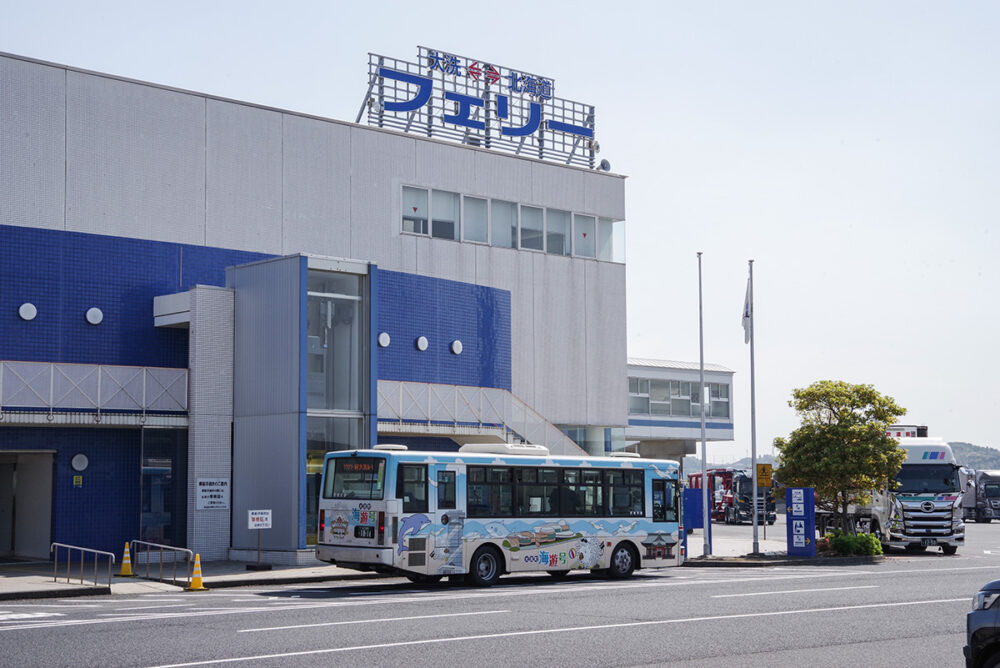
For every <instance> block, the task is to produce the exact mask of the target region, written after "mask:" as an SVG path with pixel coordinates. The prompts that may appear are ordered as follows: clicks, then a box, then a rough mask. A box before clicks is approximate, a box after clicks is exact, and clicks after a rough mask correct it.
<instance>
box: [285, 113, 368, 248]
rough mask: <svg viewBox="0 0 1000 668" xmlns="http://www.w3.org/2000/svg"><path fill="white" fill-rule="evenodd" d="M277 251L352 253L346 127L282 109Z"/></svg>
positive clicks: (348, 150) (349, 145) (348, 155)
mask: <svg viewBox="0 0 1000 668" xmlns="http://www.w3.org/2000/svg"><path fill="white" fill-rule="evenodd" d="M283 136H284V139H283V142H282V144H283V145H282V151H283V160H282V165H283V170H282V184H283V185H282V212H283V216H284V222H283V226H282V228H283V230H284V234H283V237H282V251H281V252H282V253H283V254H289V253H314V254H319V255H332V256H334V257H350V256H351V131H350V129H348V128H347V127H346V126H343V125H337V124H335V123H323V122H321V121H316V120H314V119H311V118H302V117H299V116H293V115H291V114H286V115H285V116H284V129H283Z"/></svg>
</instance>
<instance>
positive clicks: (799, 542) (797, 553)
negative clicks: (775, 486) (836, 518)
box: [785, 487, 816, 557]
mask: <svg viewBox="0 0 1000 668" xmlns="http://www.w3.org/2000/svg"><path fill="white" fill-rule="evenodd" d="M785 520H786V522H787V526H788V556H790V557H815V556H816V490H814V489H813V488H812V487H788V488H787V489H785Z"/></svg>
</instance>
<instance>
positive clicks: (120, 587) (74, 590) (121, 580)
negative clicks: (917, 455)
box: [0, 525, 882, 600]
mask: <svg viewBox="0 0 1000 668" xmlns="http://www.w3.org/2000/svg"><path fill="white" fill-rule="evenodd" d="M714 526H717V525H713V527H714ZM776 528H777V527H769V531H768V533H769V534H770V536H769V537H768V538H766V539H765V538H764V537H763V533H759V534H758V551H757V553H753V541H752V539H751V537H750V534H749V533H748V532H741V535H739V536H722V535H719V534H722V533H724V532H722V531H716V532H715V533H714V535H713V539H712V554H711V555H709V556H704V555H703V548H704V545H703V543H704V541H703V538H702V534H701V531H699V530H696V531H694V532H693V533H691V534H689V535H688V558H687V561H686V562H685V565H686V566H697V567H705V566H709V567H717V566H722V567H725V566H737V567H748V566H778V565H817V566H818V565H828V564H831V563H835V564H840V565H849V564H854V563H872V562H874V561H880V560H881V559H882V557H849V558H845V557H835V558H822V557H820V558H815V559H808V558H799V557H792V558H790V557H789V556H788V552H787V546H786V542H785V535H784V534H785V532H784V531H783V529H784V527H783V526H782V527H781V528H780V529H779V530H775V529H776ZM133 569H134V572H135V573H136V574H137V575H139V577H121V576H119V575H115V574H112V577H111V582H110V586H109V584H108V571H107V567H106V566H104V567H103V569H102V568H98V569H97V570H98V572H97V574H96V575H97V582H96V584H95V581H94V575H95V574H94V568H93V566H92V565H90V564H89V562H88V566H87V567H85V568H84V569H83V572H82V582H81V570H80V567H79V566H78V565H77V566H75V567H70V569H69V576H68V577H67V570H66V567H65V565H60V566H59V572H58V573H57V574H55V575H54V573H53V570H54V567H53V563H52V562H51V561H0V600H11V599H34V598H66V597H71V596H88V595H99V594H125V595H133V596H134V595H139V594H150V593H157V592H176V591H183V590H184V587H185V586H186V585H187V581H186V572H185V573H180V574H179V575H180V579H179V580H177V581H176V583H175V582H174V581H172V579H171V578H172V576H173V572H172V567H171V565H170V564H169V563H168V564H167V565H165V566H164V580H165V581H159V580H158V579H157V578H158V576H159V565H158V564H157V565H152V566H150V568H149V573H150V578H148V579H147V578H146V577H142V576H145V575H146V573H147V569H146V566H145V565H144V564H135V565H133ZM181 570H183V568H182V569H181ZM119 571H120V566H116V568H115V569H114V571H113V573H118V572H119ZM201 572H202V585H203V586H204V587H205V588H206V589H222V588H225V587H246V586H255V585H256V586H260V585H278V584H300V583H311V582H331V581H343V580H358V581H364V580H375V579H378V578H383V577H386V576H384V575H381V574H379V573H374V572H370V573H365V572H359V571H354V570H350V569H347V568H340V567H339V566H331V565H329V564H324V563H321V562H316V564H315V565H309V566H278V565H275V566H272V569H271V570H268V571H252V570H248V569H247V564H246V562H242V561H204V562H201Z"/></svg>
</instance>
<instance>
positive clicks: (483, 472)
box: [466, 466, 514, 517]
mask: <svg viewBox="0 0 1000 668" xmlns="http://www.w3.org/2000/svg"><path fill="white" fill-rule="evenodd" d="M511 471H512V470H511V469H510V468H507V467H497V466H490V467H477V466H470V467H469V472H468V476H469V482H468V488H467V490H466V491H467V495H468V506H469V517H513V515H514V481H513V477H512V474H511Z"/></svg>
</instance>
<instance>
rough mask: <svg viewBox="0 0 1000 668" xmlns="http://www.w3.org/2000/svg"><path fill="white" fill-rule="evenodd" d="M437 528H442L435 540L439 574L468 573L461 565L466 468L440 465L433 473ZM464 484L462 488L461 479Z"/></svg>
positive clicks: (456, 465)
mask: <svg viewBox="0 0 1000 668" xmlns="http://www.w3.org/2000/svg"><path fill="white" fill-rule="evenodd" d="M433 473H434V478H433V480H432V482H431V484H432V485H433V488H434V490H435V491H434V493H433V494H432V496H433V503H434V520H433V522H434V524H435V525H437V526H438V527H440V529H439V530H438V533H437V535H436V537H435V545H434V561H435V565H436V566H437V568H436V571H435V572H436V573H438V574H441V575H458V574H461V573H465V565H464V563H463V561H462V559H463V554H462V545H463V541H462V537H463V535H464V531H465V516H466V513H465V503H466V501H465V484H464V482H465V465H464V464H438V465H437V466H435V467H434V470H433ZM460 478H461V480H462V483H463V484H461V485H459V479H460Z"/></svg>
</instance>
